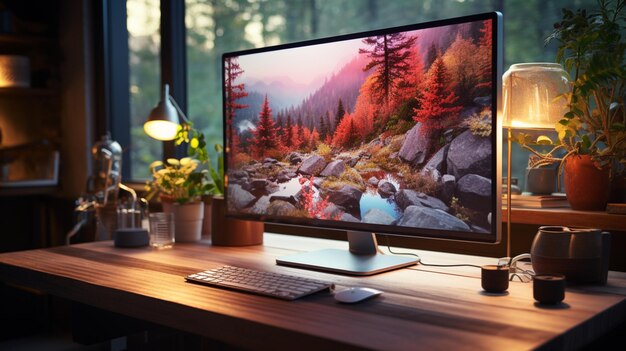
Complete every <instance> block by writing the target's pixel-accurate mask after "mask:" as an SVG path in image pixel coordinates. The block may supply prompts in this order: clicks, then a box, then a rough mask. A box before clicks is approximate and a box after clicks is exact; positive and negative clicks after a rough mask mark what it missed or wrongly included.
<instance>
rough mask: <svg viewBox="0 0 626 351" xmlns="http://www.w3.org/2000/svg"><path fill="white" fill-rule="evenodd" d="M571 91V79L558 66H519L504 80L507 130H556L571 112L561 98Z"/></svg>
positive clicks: (542, 64)
mask: <svg viewBox="0 0 626 351" xmlns="http://www.w3.org/2000/svg"><path fill="white" fill-rule="evenodd" d="M570 90H571V84H570V79H569V75H568V74H567V72H565V70H564V69H563V66H561V65H560V64H558V63H518V64H514V65H512V66H511V67H510V68H509V70H508V71H506V73H504V76H503V78H502V93H503V96H504V121H503V123H502V124H503V126H504V127H509V128H519V129H554V127H555V124H556V123H557V122H558V121H560V120H561V119H562V118H563V115H564V114H565V113H566V112H567V111H568V109H567V101H566V99H565V98H564V97H562V96H561V95H562V94H564V93H567V92H569V91H570Z"/></svg>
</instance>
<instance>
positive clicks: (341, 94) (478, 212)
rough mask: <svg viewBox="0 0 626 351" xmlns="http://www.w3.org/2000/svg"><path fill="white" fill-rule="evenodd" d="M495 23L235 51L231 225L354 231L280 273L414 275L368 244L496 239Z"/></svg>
mask: <svg viewBox="0 0 626 351" xmlns="http://www.w3.org/2000/svg"><path fill="white" fill-rule="evenodd" d="M501 43H502V20H501V14H499V13H497V12H492V13H486V14H478V15H473V16H467V17H459V18H454V19H448V20H441V21H435V22H429V23H421V24H415V25H409V26H402V27H396V28H389V29H382V30H375V31H370V32H364V33H357V34H350V35H342V36H337V37H331V38H324V39H318V40H311V41H305V42H299V43H291V44H286V45H279V46H272V47H264V48H258V49H252V50H245V51H239V52H232V53H226V54H224V55H223V57H222V65H223V66H222V68H223V97H224V126H225V128H224V139H225V146H226V147H225V164H226V179H225V183H226V188H227V190H226V203H227V216H229V217H232V218H237V219H248V220H258V221H265V222H275V223H282V224H287V225H297V226H308V227H318V228H327V229H337V230H344V231H347V232H348V241H349V250H332V249H329V250H322V251H312V252H305V253H303V254H298V255H293V256H288V257H283V258H279V259H278V260H277V262H278V264H284V265H292V266H297V267H305V268H311V269H321V270H329V271H333V272H339V273H347V274H357V275H367V274H374V273H379V272H382V271H386V270H390V269H395V268H399V267H404V266H407V265H412V264H415V263H416V260H415V259H413V258H408V257H405V256H395V255H382V254H377V252H378V250H377V245H376V237H375V236H374V235H373V233H381V234H389V235H401V236H418V237H428V238H436V239H448V240H463V241H472V242H482V243H496V242H498V241H499V238H500V226H501V222H500V192H501V171H500V151H501V142H500V134H501V133H500V127H499V124H498V118H497V116H498V112H499V110H500V109H499V107H500V85H501V84H500V77H501V72H502V67H501V66H502V65H501V60H502V55H501V51H502V45H501Z"/></svg>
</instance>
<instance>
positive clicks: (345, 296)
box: [335, 287, 383, 303]
mask: <svg viewBox="0 0 626 351" xmlns="http://www.w3.org/2000/svg"><path fill="white" fill-rule="evenodd" d="M382 293H383V292H382V291H380V290H376V289H372V288H362V287H357V288H349V289H346V290H342V291H339V292H336V293H335V300H337V301H338V302H341V303H355V302H359V301H363V300H366V299H369V298H372V297H375V296H378V295H380V294H382Z"/></svg>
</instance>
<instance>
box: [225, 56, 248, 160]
mask: <svg viewBox="0 0 626 351" xmlns="http://www.w3.org/2000/svg"><path fill="white" fill-rule="evenodd" d="M224 71H225V72H224V73H225V74H224V84H225V86H226V124H227V125H226V133H227V135H226V137H227V140H229V141H230V142H231V145H230V147H231V149H232V151H233V152H236V148H237V147H238V144H239V143H238V138H237V140H235V139H233V135H232V133H233V132H232V128H233V121H234V119H235V115H236V113H237V110H239V109H243V108H247V107H248V105H245V104H240V103H238V102H237V100H239V99H241V98H244V97H246V96H248V93H247V92H246V87H245V84H244V83H239V84H237V83H235V81H236V80H237V78H238V77H239V76H240V75H241V74H243V72H244V71H243V69H242V68H241V66H239V63H238V62H237V57H229V58H227V59H226V61H225V63H224Z"/></svg>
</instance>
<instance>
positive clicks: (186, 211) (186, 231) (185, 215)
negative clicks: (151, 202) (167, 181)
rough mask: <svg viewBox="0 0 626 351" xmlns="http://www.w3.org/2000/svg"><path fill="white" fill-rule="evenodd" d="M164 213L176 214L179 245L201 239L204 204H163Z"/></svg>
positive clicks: (175, 233) (176, 236) (176, 234)
mask: <svg viewBox="0 0 626 351" xmlns="http://www.w3.org/2000/svg"><path fill="white" fill-rule="evenodd" d="M163 212H168V213H174V238H175V240H176V242H177V243H185V242H194V241H198V240H200V239H201V237H202V219H203V217H204V202H201V201H198V202H190V203H185V204H179V203H176V202H163Z"/></svg>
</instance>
